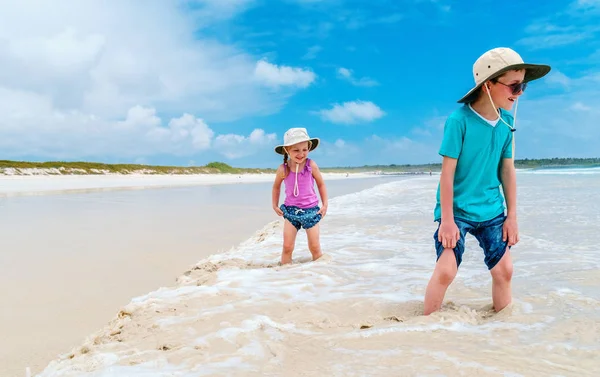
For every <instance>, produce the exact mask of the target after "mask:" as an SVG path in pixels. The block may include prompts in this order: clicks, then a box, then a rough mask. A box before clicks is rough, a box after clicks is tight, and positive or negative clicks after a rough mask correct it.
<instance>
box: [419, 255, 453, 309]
mask: <svg viewBox="0 0 600 377" xmlns="http://www.w3.org/2000/svg"><path fill="white" fill-rule="evenodd" d="M457 272H458V267H457V266H456V257H455V256H454V251H453V250H452V249H444V252H443V253H442V255H441V256H440V258H439V259H438V261H437V263H436V264H435V270H434V271H433V275H432V276H431V279H430V280H429V284H427V290H426V291H425V302H424V308H423V314H425V315H429V314H431V313H433V312H435V311H438V310H439V309H440V308H441V307H442V302H443V301H444V296H445V295H446V290H447V289H448V287H449V286H450V283H452V280H454V277H455V276H456V273H457Z"/></svg>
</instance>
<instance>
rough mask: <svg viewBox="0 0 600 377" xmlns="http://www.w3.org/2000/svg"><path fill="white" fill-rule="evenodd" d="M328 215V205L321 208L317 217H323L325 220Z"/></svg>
mask: <svg viewBox="0 0 600 377" xmlns="http://www.w3.org/2000/svg"><path fill="white" fill-rule="evenodd" d="M326 213H327V205H324V206H322V207H321V209H320V210H319V212H317V215H321V218H324V217H325V214H326Z"/></svg>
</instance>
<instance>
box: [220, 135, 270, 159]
mask: <svg viewBox="0 0 600 377" xmlns="http://www.w3.org/2000/svg"><path fill="white" fill-rule="evenodd" d="M275 139H276V135H275V134H267V133H265V131H264V130H262V129H260V128H257V129H255V130H254V131H252V132H251V133H250V135H249V136H247V137H246V136H243V135H237V134H227V135H219V136H217V137H216V138H215V149H216V150H217V152H218V153H220V154H222V155H223V156H225V157H227V158H229V159H235V158H241V157H246V156H250V155H253V154H255V153H256V152H258V151H259V150H260V149H265V148H271V147H273V144H274V142H275Z"/></svg>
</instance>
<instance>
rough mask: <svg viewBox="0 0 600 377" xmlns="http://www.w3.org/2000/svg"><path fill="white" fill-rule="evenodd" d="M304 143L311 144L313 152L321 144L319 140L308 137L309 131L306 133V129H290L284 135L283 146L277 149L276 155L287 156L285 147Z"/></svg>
mask: <svg viewBox="0 0 600 377" xmlns="http://www.w3.org/2000/svg"><path fill="white" fill-rule="evenodd" d="M303 141H310V142H311V146H310V150H311V151H312V150H314V149H315V148H317V146H319V142H320V140H319V138H315V137H313V138H311V137H310V136H308V131H306V128H300V127H297V128H290V129H289V130H287V131H286V132H285V134H284V135H283V144H281V145H278V146H276V147H275V153H278V154H285V151H284V149H283V148H284V147H289V146H291V145H294V144H298V143H301V142H303Z"/></svg>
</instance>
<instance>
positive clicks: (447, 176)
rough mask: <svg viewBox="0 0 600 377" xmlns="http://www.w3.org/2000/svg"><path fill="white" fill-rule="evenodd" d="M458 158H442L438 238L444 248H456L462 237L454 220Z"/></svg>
mask: <svg viewBox="0 0 600 377" xmlns="http://www.w3.org/2000/svg"><path fill="white" fill-rule="evenodd" d="M457 162H458V160H457V159H455V158H451V157H446V156H444V159H443V160H442V174H441V177H440V206H441V207H442V221H441V222H440V229H439V231H438V240H439V241H440V242H441V243H442V245H443V246H444V248H454V247H456V243H457V242H458V240H459V239H460V231H459V230H458V227H457V226H456V223H455V222H454V172H455V171H456V163H457Z"/></svg>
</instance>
